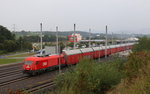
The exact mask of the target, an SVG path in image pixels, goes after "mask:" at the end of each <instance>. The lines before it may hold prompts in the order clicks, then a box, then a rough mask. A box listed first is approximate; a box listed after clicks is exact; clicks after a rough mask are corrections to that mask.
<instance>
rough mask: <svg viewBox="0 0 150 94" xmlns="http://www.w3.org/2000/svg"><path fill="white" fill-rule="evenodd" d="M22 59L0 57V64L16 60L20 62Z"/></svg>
mask: <svg viewBox="0 0 150 94" xmlns="http://www.w3.org/2000/svg"><path fill="white" fill-rule="evenodd" d="M22 61H23V59H0V65H1V64H10V63H16V62H22Z"/></svg>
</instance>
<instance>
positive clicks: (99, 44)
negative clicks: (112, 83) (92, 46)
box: [99, 34, 101, 61]
mask: <svg viewBox="0 0 150 94" xmlns="http://www.w3.org/2000/svg"><path fill="white" fill-rule="evenodd" d="M99 39H100V40H101V35H100V34H99ZM100 58H101V44H100V41H99V61H100Z"/></svg>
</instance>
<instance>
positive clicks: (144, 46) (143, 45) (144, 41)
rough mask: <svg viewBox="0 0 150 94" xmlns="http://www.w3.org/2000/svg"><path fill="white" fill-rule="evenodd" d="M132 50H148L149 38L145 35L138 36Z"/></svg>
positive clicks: (149, 45) (149, 48) (149, 47)
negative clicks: (137, 40)
mask: <svg viewBox="0 0 150 94" xmlns="http://www.w3.org/2000/svg"><path fill="white" fill-rule="evenodd" d="M133 51H134V52H139V51H150V38H148V37H146V36H144V37H142V38H139V42H138V44H136V45H135V46H134V48H133Z"/></svg>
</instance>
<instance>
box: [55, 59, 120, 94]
mask: <svg viewBox="0 0 150 94" xmlns="http://www.w3.org/2000/svg"><path fill="white" fill-rule="evenodd" d="M118 62H119V60H116V61H113V62H107V63H95V61H93V60H90V59H83V60H81V61H80V62H79V63H78V64H77V66H76V67H75V68H74V69H71V70H69V71H68V72H66V73H65V74H63V75H59V76H58V77H57V79H56V83H57V87H58V89H57V92H55V94H95V93H96V94H99V93H101V94H103V93H105V91H107V90H108V89H110V88H111V87H113V86H114V85H116V84H118V83H119V82H120V80H121V78H122V76H123V75H122V71H119V69H121V68H122V65H121V63H120V64H118Z"/></svg>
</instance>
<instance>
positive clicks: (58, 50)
mask: <svg viewBox="0 0 150 94" xmlns="http://www.w3.org/2000/svg"><path fill="white" fill-rule="evenodd" d="M58 41H59V40H58V26H56V49H57V53H56V54H58V55H59V59H58V64H59V74H60V73H61V64H60V46H59V45H58Z"/></svg>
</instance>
